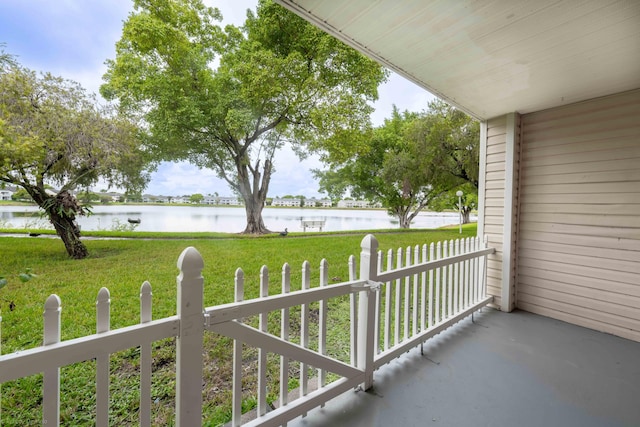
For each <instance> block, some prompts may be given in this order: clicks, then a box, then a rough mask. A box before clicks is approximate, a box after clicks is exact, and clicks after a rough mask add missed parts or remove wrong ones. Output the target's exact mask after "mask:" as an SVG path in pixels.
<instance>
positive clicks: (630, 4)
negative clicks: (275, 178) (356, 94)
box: [276, 0, 640, 120]
mask: <svg viewBox="0 0 640 427" xmlns="http://www.w3.org/2000/svg"><path fill="white" fill-rule="evenodd" d="M276 2H277V3H279V4H281V5H283V6H285V7H287V8H288V9H290V10H292V11H294V12H295V13H297V14H299V15H300V16H302V17H303V18H305V19H307V20H309V21H311V22H313V23H314V24H315V25H318V26H319V27H321V28H322V29H323V30H325V31H327V32H328V33H330V34H332V35H334V36H336V37H337V38H339V39H341V40H342V41H344V42H346V43H348V44H349V45H351V46H353V47H355V48H357V49H358V50H360V51H362V52H363V53H365V54H367V55H369V56H370V57H372V58H374V59H376V60H377V61H379V62H380V63H382V64H383V65H385V66H386V67H387V68H389V69H391V70H393V71H395V72H397V73H399V74H400V75H402V76H404V77H406V78H408V79H409V80H411V81H413V82H415V83H416V84H418V85H419V86H421V87H423V88H425V89H426V90H428V91H430V92H432V93H433V94H435V95H438V96H439V97H441V98H443V99H446V100H447V101H449V102H451V103H452V104H454V105H456V106H458V107H459V108H461V109H463V110H465V111H466V112H468V113H469V114H471V115H473V116H475V117H476V118H478V119H481V120H486V119H489V118H492V117H496V116H499V115H503V114H506V113H509V112H515V111H517V112H520V113H528V112H532V111H538V110H542V109H546V108H551V107H555V106H559V105H564V104H570V103H574V102H577V101H582V100H585V99H591V98H596V97H600V96H605V95H609V94H613V93H618V92H623V91H626V90H631V89H636V88H640V0H619V1H615V0H565V1H562V0H492V1H491V0H485V1H483V0H349V1H342V0H276Z"/></svg>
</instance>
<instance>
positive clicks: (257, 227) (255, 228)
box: [242, 197, 270, 234]
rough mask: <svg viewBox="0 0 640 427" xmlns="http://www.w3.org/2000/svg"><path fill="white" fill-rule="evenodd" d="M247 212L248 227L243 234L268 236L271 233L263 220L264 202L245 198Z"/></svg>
mask: <svg viewBox="0 0 640 427" xmlns="http://www.w3.org/2000/svg"><path fill="white" fill-rule="evenodd" d="M244 206H245V208H244V209H245V212H246V214H247V227H246V228H245V229H244V231H243V232H242V233H243V234H266V233H270V231H269V230H268V229H267V227H265V226H264V221H263V220H262V209H263V208H264V201H259V200H255V199H254V198H253V197H250V198H245V200H244Z"/></svg>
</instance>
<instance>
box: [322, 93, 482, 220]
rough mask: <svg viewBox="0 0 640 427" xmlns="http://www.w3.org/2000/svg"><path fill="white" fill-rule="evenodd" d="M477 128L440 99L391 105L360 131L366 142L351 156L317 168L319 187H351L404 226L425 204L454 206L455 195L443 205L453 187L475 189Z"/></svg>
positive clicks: (336, 190)
mask: <svg viewBox="0 0 640 427" xmlns="http://www.w3.org/2000/svg"><path fill="white" fill-rule="evenodd" d="M477 128H478V125H477V123H474V122H473V120H472V119H471V118H470V117H469V116H466V115H465V114H464V113H461V112H459V111H458V110H455V109H454V108H453V107H449V106H447V105H446V104H444V103H443V102H441V101H434V102H432V103H430V105H429V110H428V111H426V112H423V113H412V112H408V111H405V112H402V113H401V112H399V111H398V110H397V108H395V107H394V109H393V112H392V115H391V117H390V118H389V119H386V120H385V122H384V124H383V125H382V126H379V127H377V128H376V129H374V130H372V131H368V132H365V133H363V134H362V135H361V137H360V138H361V140H362V141H366V143H364V144H361V145H359V148H358V152H357V154H356V155H355V156H352V157H346V158H345V157H343V156H341V155H339V156H336V157H334V158H329V159H328V160H327V164H328V166H329V168H328V169H327V170H324V171H315V174H316V177H318V178H320V189H321V190H322V191H326V192H327V193H329V194H330V195H331V196H332V197H333V198H340V197H342V196H343V195H344V193H345V192H347V191H349V192H350V194H351V195H352V196H354V197H363V198H366V199H369V200H371V201H374V202H379V203H380V204H382V206H384V207H385V208H386V209H387V210H388V212H389V214H390V215H393V216H395V217H397V218H398V220H399V222H400V227H401V228H408V227H409V226H410V224H411V221H412V220H413V218H415V217H416V215H418V214H419V213H420V212H421V211H422V210H424V209H425V208H427V207H429V208H435V209H451V208H454V207H456V205H457V198H456V199H455V201H454V202H453V204H452V205H451V206H448V205H447V203H449V201H450V200H452V199H450V196H451V195H452V194H453V195H455V192H456V190H458V189H460V188H465V190H466V192H467V193H468V192H470V190H469V187H471V188H473V186H474V185H475V186H476V190H475V191H476V192H477V180H478V178H477V170H478V166H477V162H478V158H477V153H478V149H477V147H478V142H479V141H478V134H477V131H476V130H477ZM474 156H475V157H474ZM469 197H470V199H469V200H471V196H469ZM445 206H446V207H445Z"/></svg>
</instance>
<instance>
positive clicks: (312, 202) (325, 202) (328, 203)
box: [304, 197, 332, 208]
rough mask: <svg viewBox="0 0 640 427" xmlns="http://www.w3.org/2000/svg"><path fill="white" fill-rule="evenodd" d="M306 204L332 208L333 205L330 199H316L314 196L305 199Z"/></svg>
mask: <svg viewBox="0 0 640 427" xmlns="http://www.w3.org/2000/svg"><path fill="white" fill-rule="evenodd" d="M304 205H305V206H308V207H321V208H330V207H331V206H332V203H331V200H330V199H320V200H318V199H316V198H315V197H312V198H310V199H305V201H304Z"/></svg>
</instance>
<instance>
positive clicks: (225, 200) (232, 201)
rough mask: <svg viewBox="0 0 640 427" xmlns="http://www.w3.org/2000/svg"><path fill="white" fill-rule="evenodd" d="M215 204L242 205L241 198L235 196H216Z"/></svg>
mask: <svg viewBox="0 0 640 427" xmlns="http://www.w3.org/2000/svg"><path fill="white" fill-rule="evenodd" d="M216 199H217V202H218V203H217V204H219V205H225V206H242V205H243V203H242V200H240V199H239V198H237V197H216Z"/></svg>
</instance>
